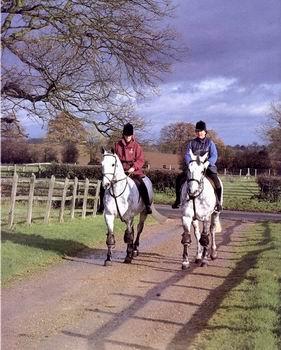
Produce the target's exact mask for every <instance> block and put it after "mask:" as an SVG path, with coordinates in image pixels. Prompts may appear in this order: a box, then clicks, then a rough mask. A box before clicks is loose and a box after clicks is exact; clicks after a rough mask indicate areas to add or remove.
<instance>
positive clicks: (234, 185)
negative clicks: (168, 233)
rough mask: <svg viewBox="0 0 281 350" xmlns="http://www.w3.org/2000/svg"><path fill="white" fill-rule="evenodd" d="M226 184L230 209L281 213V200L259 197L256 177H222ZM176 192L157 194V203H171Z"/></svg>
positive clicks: (225, 203)
mask: <svg viewBox="0 0 281 350" xmlns="http://www.w3.org/2000/svg"><path fill="white" fill-rule="evenodd" d="M221 179H222V182H223V186H224V195H223V207H224V209H228V210H242V211H255V212H264V213H281V201H279V202H268V201H262V200H259V199H258V198H257V194H258V193H259V188H258V185H257V183H256V182H255V180H254V179H245V178H231V177H224V176H222V177H221ZM174 200H175V192H174V191H171V190H168V191H166V192H165V193H164V192H161V193H156V194H155V203H158V204H168V205H171V204H172V203H173V202H174Z"/></svg>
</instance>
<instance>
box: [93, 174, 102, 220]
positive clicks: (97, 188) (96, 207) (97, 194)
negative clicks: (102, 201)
mask: <svg viewBox="0 0 281 350" xmlns="http://www.w3.org/2000/svg"><path fill="white" fill-rule="evenodd" d="M100 186H101V180H98V182H97V187H96V195H95V202H94V209H93V216H96V215H97V209H98V202H99V197H100Z"/></svg>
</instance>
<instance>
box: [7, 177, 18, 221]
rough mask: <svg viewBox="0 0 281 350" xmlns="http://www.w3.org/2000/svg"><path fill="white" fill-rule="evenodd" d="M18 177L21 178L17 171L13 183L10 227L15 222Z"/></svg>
mask: <svg viewBox="0 0 281 350" xmlns="http://www.w3.org/2000/svg"><path fill="white" fill-rule="evenodd" d="M18 178H19V176H18V174H17V173H16V172H15V173H14V177H13V185H12V193H11V207H10V210H9V218H8V225H9V228H11V227H12V226H13V223H14V214H15V206H16V195H17V187H18Z"/></svg>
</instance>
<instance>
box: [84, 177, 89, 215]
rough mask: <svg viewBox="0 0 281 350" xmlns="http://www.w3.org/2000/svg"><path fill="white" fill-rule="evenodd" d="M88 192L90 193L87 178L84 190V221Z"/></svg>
mask: <svg viewBox="0 0 281 350" xmlns="http://www.w3.org/2000/svg"><path fill="white" fill-rule="evenodd" d="M88 191H89V179H88V178H86V180H85V189H84V197H83V207H82V219H85V217H86V211H87V199H88Z"/></svg>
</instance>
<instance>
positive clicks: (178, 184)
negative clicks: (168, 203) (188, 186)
mask: <svg viewBox="0 0 281 350" xmlns="http://www.w3.org/2000/svg"><path fill="white" fill-rule="evenodd" d="M185 179H186V178H185V173H184V172H182V173H180V174H179V175H178V176H177V178H176V200H175V202H174V203H173V204H172V208H173V209H177V208H179V207H180V204H181V187H182V185H183V183H184V181H185Z"/></svg>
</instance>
